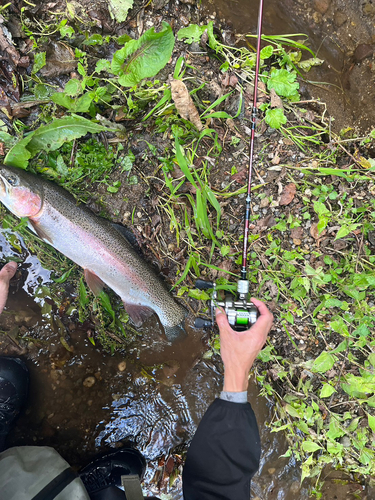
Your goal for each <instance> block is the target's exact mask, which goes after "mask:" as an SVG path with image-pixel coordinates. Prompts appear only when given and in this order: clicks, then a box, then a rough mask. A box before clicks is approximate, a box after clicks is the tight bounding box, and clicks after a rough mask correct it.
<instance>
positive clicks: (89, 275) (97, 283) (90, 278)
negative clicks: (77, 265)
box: [84, 269, 104, 297]
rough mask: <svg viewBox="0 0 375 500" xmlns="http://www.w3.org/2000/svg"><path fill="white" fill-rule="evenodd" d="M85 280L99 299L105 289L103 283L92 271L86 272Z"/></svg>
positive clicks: (86, 270)
mask: <svg viewBox="0 0 375 500" xmlns="http://www.w3.org/2000/svg"><path fill="white" fill-rule="evenodd" d="M84 275H85V280H86V283H87V284H88V286H89V288H90V290H91V291H92V293H93V294H94V295H95V297H97V296H98V295H99V294H100V292H101V291H102V290H103V288H104V283H103V281H102V280H101V279H100V278H99V277H98V276H97V275H96V274H95V273H93V272H92V271H89V270H88V269H85V270H84Z"/></svg>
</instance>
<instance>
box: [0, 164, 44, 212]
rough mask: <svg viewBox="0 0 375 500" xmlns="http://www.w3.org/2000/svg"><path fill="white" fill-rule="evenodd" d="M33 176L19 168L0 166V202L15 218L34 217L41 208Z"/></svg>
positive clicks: (41, 200) (41, 197) (40, 195)
mask: <svg viewBox="0 0 375 500" xmlns="http://www.w3.org/2000/svg"><path fill="white" fill-rule="evenodd" d="M35 179H36V178H35V176H33V175H32V174H29V173H27V172H25V171H24V170H21V169H20V168H14V167H8V166H5V165H0V201H1V202H2V203H3V204H4V205H5V206H6V207H7V209H8V210H10V211H11V212H12V213H13V214H14V215H16V216H17V217H34V216H35V215H37V214H38V213H39V212H40V210H41V209H42V206H43V192H42V190H41V188H40V187H38V184H37V182H36V181H35Z"/></svg>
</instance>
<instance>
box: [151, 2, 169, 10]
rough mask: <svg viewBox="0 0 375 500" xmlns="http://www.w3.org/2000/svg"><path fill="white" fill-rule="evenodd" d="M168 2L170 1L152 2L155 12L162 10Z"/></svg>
mask: <svg viewBox="0 0 375 500" xmlns="http://www.w3.org/2000/svg"><path fill="white" fill-rule="evenodd" d="M168 2H169V0H154V1H153V2H152V5H153V6H154V9H155V10H161V9H163V8H164V7H165V6H166V5H167V4H168Z"/></svg>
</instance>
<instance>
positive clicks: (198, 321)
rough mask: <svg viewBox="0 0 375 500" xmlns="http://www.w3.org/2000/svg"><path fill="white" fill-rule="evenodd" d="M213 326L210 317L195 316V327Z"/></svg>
mask: <svg viewBox="0 0 375 500" xmlns="http://www.w3.org/2000/svg"><path fill="white" fill-rule="evenodd" d="M211 326H213V324H212V321H211V320H210V319H205V318H195V321H194V327H195V328H210V327H211Z"/></svg>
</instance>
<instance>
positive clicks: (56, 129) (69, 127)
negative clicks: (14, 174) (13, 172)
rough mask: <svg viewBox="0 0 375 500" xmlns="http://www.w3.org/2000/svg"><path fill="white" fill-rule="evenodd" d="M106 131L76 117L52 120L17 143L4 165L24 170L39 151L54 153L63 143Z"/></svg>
mask: <svg viewBox="0 0 375 500" xmlns="http://www.w3.org/2000/svg"><path fill="white" fill-rule="evenodd" d="M104 130H107V129H106V127H103V126H102V125H98V124H97V123H94V122H91V121H90V120H87V119H86V118H83V117H82V116H78V115H72V116H68V117H66V118H60V119H58V120H54V121H53V122H52V123H50V124H49V125H42V126H41V127H39V128H38V129H37V130H35V131H34V132H31V133H30V134H29V135H28V136H27V137H25V138H24V139H22V140H21V141H19V142H18V143H17V144H16V145H15V146H13V148H12V149H11V150H10V151H9V153H8V154H7V156H6V157H5V160H4V163H5V164H6V165H13V166H15V167H20V168H26V167H27V163H28V160H29V159H30V158H32V157H33V156H35V155H36V154H37V153H39V151H55V150H56V149H59V147H60V146H62V145H63V144H64V143H65V142H70V141H72V140H74V139H78V138H79V137H82V136H84V135H86V134H87V133H89V132H90V133H92V134H95V133H98V132H102V131H104Z"/></svg>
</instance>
